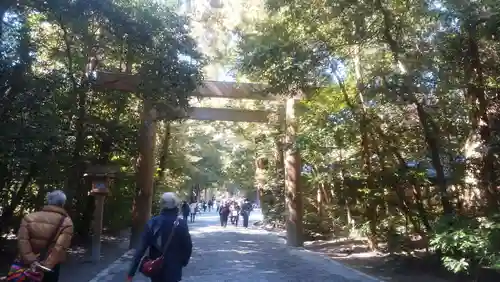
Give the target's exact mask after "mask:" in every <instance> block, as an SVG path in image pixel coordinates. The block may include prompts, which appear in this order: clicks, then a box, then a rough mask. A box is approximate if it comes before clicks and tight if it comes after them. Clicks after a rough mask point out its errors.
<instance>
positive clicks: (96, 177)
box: [84, 165, 120, 262]
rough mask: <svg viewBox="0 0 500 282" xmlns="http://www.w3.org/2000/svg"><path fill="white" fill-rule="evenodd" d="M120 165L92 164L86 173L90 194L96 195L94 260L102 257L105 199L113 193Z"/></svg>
mask: <svg viewBox="0 0 500 282" xmlns="http://www.w3.org/2000/svg"><path fill="white" fill-rule="evenodd" d="M119 171H120V168H119V167H113V166H101V165H95V166H90V167H89V168H88V169H87V171H86V172H85V174H84V177H85V179H86V180H87V181H89V182H90V183H91V189H90V191H89V195H92V196H94V200H95V209H94V217H93V224H92V231H93V236H92V261H93V262H97V261H99V260H100V258H101V234H102V220H103V213H104V201H105V199H106V196H108V195H110V194H111V189H110V188H111V184H112V183H113V179H114V178H115V175H116V173H117V172H119Z"/></svg>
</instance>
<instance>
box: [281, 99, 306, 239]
mask: <svg viewBox="0 0 500 282" xmlns="http://www.w3.org/2000/svg"><path fill="white" fill-rule="evenodd" d="M297 102H298V100H297V99H296V98H292V99H288V100H287V102H286V138H285V143H286V156H285V198H286V206H287V218H286V244H287V245H288V246H291V247H302V246H303V245H304V236H303V224H302V217H303V207H302V189H301V185H300V177H301V162H300V151H299V148H298V146H297V141H296V136H297V130H298V125H297V120H296V116H297V113H296V112H297V110H296V107H297Z"/></svg>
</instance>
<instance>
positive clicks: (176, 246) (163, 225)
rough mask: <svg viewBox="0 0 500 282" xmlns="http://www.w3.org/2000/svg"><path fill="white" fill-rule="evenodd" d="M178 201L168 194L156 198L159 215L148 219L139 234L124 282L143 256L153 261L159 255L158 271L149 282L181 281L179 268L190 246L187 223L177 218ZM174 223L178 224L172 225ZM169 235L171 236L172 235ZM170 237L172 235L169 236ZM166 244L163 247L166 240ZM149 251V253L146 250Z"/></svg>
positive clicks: (184, 265)
mask: <svg viewBox="0 0 500 282" xmlns="http://www.w3.org/2000/svg"><path fill="white" fill-rule="evenodd" d="M178 204H179V200H178V198H177V196H176V195H175V194H174V193H172V192H167V193H164V194H163V195H162V196H161V199H160V206H161V208H162V210H161V213H160V214H159V215H157V216H155V217H153V218H151V219H150V220H149V222H148V223H147V224H146V227H145V230H144V232H143V233H142V239H141V244H140V246H139V248H138V249H137V251H136V252H135V255H134V258H133V260H132V263H131V265H130V269H129V272H128V276H127V281H132V278H133V277H134V275H135V273H136V272H137V269H138V268H139V265H140V263H141V261H142V258H143V256H144V255H147V256H148V258H149V259H152V260H154V259H156V258H159V257H160V256H162V255H163V257H164V259H163V264H162V267H161V271H159V273H158V274H157V276H155V277H152V278H151V282H178V281H181V279H182V269H183V268H184V267H186V266H187V265H188V263H189V259H190V258H191V254H192V251H193V243H192V241H191V235H189V229H188V226H187V222H186V221H184V220H181V219H178V217H177V215H178V214H179V208H178ZM174 223H178V224H177V225H175V226H174ZM172 232H173V234H172ZM170 235H172V236H170ZM169 237H170V238H171V242H170V244H168V246H167V247H166V250H165V253H162V250H164V249H165V246H166V244H167V241H169ZM148 249H149V254H146V251H147V250H148Z"/></svg>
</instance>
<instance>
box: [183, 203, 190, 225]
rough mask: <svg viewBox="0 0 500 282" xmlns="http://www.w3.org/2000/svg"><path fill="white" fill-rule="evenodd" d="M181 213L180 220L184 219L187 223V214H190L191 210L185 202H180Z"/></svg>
mask: <svg viewBox="0 0 500 282" xmlns="http://www.w3.org/2000/svg"><path fill="white" fill-rule="evenodd" d="M181 213H182V218H183V219H184V221H186V222H187V220H188V217H189V214H190V213H191V208H190V207H189V204H188V203H187V202H186V201H182V206H181Z"/></svg>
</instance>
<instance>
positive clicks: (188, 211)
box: [181, 200, 213, 222]
mask: <svg viewBox="0 0 500 282" xmlns="http://www.w3.org/2000/svg"><path fill="white" fill-rule="evenodd" d="M207 208H208V211H209V212H210V211H211V210H212V208H213V201H212V200H209V201H208V202H206V201H205V200H203V201H201V202H192V203H191V204H188V203H187V201H182V205H181V214H182V218H183V219H184V220H185V221H186V222H187V221H188V217H189V221H190V222H194V221H195V219H196V215H198V214H201V211H202V210H203V212H207Z"/></svg>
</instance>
